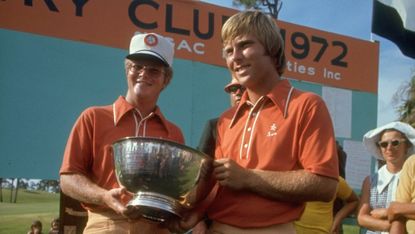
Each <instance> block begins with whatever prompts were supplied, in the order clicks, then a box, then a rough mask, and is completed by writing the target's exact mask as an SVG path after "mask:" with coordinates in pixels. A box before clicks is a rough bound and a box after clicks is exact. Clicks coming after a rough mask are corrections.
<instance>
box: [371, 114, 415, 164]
mask: <svg viewBox="0 0 415 234" xmlns="http://www.w3.org/2000/svg"><path fill="white" fill-rule="evenodd" d="M386 129H395V130H397V131H399V132H401V133H403V134H404V135H405V136H406V138H407V139H408V141H409V143H410V144H411V146H410V147H409V149H408V152H407V154H408V156H409V155H411V154H414V153H415V148H414V145H415V129H414V128H413V127H412V126H411V125H409V124H407V123H403V122H398V121H396V122H391V123H388V124H385V125H383V126H381V127H378V128H375V129H373V130H370V131H368V132H367V133H366V134H365V135H364V136H363V145H364V146H365V147H366V150H367V151H368V152H369V153H370V154H371V155H372V156H374V157H376V158H377V159H380V160H385V159H384V158H383V156H382V153H381V152H380V150H379V146H378V142H379V141H380V134H381V133H382V132H383V131H384V130H386Z"/></svg>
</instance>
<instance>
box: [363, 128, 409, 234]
mask: <svg viewBox="0 0 415 234" xmlns="http://www.w3.org/2000/svg"><path fill="white" fill-rule="evenodd" d="M363 144H364V146H365V147H366V149H367V150H368V151H369V153H371V154H372V155H373V156H374V157H376V159H378V160H382V161H384V162H385V164H384V165H383V166H382V167H381V168H379V170H378V171H377V172H376V173H375V174H373V175H371V176H368V177H366V178H365V180H364V181H363V185H362V194H361V199H360V204H359V210H358V216H357V220H358V223H359V225H360V226H362V227H364V228H366V229H368V230H367V231H366V233H388V232H389V229H390V226H391V225H390V223H389V221H388V218H387V209H386V208H387V207H388V206H389V203H390V202H391V201H393V200H395V190H396V187H397V184H398V180H399V174H400V171H401V169H402V166H403V164H404V162H405V160H406V159H407V158H408V156H410V155H412V154H413V153H414V145H415V130H414V128H412V127H411V126H410V125H409V124H406V123H402V122H392V123H389V124H386V125H384V126H382V127H379V128H376V129H373V130H371V131H369V132H367V133H366V134H365V135H364V136H363Z"/></svg>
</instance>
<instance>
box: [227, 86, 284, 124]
mask: <svg viewBox="0 0 415 234" xmlns="http://www.w3.org/2000/svg"><path fill="white" fill-rule="evenodd" d="M291 92H292V86H291V84H290V82H288V80H285V79H282V80H280V81H279V82H278V83H277V85H275V87H274V88H273V89H272V90H271V91H270V92H269V93H268V94H267V95H265V97H264V98H261V99H265V100H266V99H269V100H270V101H271V102H272V103H273V104H274V105H275V106H277V108H278V109H279V110H280V111H281V113H283V114H284V115H285V114H286V113H285V109H286V106H287V107H288V104H289V100H290V96H291ZM265 100H263V101H265ZM252 106H253V104H252V103H251V102H250V101H249V99H248V92H244V94H243V95H242V97H241V101H240V102H239V104H238V106H237V108H236V111H235V113H234V115H233V117H232V121H231V123H230V125H229V128H231V127H232V126H233V125H234V124H235V123H236V122H237V121H238V120H239V118H240V117H241V116H242V110H244V109H246V108H250V107H252ZM284 117H285V116H284Z"/></svg>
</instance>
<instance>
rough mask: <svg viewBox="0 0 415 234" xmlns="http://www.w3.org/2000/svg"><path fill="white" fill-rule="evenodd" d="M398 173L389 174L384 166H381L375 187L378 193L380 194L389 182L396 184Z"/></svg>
mask: <svg viewBox="0 0 415 234" xmlns="http://www.w3.org/2000/svg"><path fill="white" fill-rule="evenodd" d="M400 173H401V172H400V171H399V172H398V173H396V174H393V173H390V172H389V171H388V169H387V168H386V165H383V166H382V167H381V168H380V169H379V171H378V182H377V186H376V187H377V188H376V189H377V191H378V193H381V192H382V191H383V190H384V189H385V188H386V187H388V185H389V184H391V182H393V183H397V181H398V179H399V175H400ZM395 181H396V182H395Z"/></svg>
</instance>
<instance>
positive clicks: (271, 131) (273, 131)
mask: <svg viewBox="0 0 415 234" xmlns="http://www.w3.org/2000/svg"><path fill="white" fill-rule="evenodd" d="M276 135H277V125H276V124H275V123H272V124H271V126H270V128H269V131H268V133H267V137H272V136H276Z"/></svg>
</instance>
